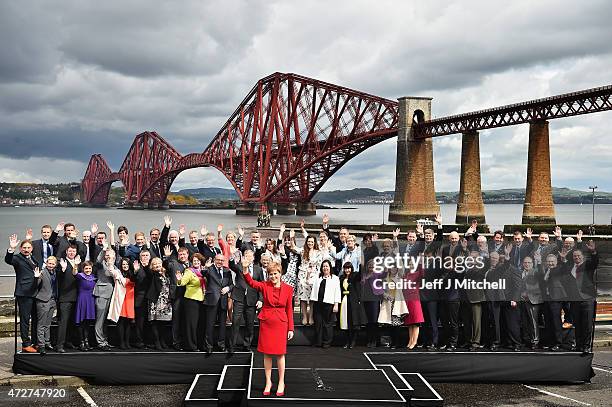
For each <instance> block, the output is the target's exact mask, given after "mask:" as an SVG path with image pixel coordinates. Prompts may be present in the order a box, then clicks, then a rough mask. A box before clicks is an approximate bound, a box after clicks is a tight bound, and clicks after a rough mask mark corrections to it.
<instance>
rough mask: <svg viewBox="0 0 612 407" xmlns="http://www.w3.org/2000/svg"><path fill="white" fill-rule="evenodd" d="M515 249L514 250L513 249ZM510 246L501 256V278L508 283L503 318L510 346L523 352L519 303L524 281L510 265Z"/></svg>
mask: <svg viewBox="0 0 612 407" xmlns="http://www.w3.org/2000/svg"><path fill="white" fill-rule="evenodd" d="M512 249H513V248H512ZM512 249H511V248H510V246H508V247H507V250H506V251H505V253H506V254H505V256H503V257H502V256H500V263H501V264H500V266H498V267H499V268H500V270H499V271H500V277H501V278H502V279H503V280H505V282H506V289H505V290H504V299H505V301H504V302H503V303H502V308H501V311H502V318H503V320H504V325H505V328H506V329H505V331H504V335H505V337H506V338H507V339H508V345H509V346H510V348H511V349H513V350H514V351H517V352H518V351H520V350H521V313H520V308H519V302H520V301H521V288H522V286H523V279H522V276H521V272H520V271H519V269H518V268H516V267H514V265H513V264H511V263H510V261H509V259H510V252H511V250H512Z"/></svg>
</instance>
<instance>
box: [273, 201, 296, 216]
mask: <svg viewBox="0 0 612 407" xmlns="http://www.w3.org/2000/svg"><path fill="white" fill-rule="evenodd" d="M295 209H296V204H294V203H293V202H278V203H277V204H276V214H277V215H285V216H287V215H288V216H292V215H295Z"/></svg>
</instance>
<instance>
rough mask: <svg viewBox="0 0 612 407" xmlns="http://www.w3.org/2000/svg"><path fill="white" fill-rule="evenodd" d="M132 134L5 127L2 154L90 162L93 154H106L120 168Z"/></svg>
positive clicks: (107, 158)
mask: <svg viewBox="0 0 612 407" xmlns="http://www.w3.org/2000/svg"><path fill="white" fill-rule="evenodd" d="M133 137H134V136H133V135H132V134H127V133H119V132H113V131H108V130H100V131H83V130H81V129H71V128H62V129H47V130H45V131H40V130H1V131H0V140H2V144H3V150H2V153H3V154H1V155H3V156H6V157H9V158H12V159H29V158H32V157H33V158H38V159H41V160H44V159H45V158H47V157H53V158H57V159H64V160H76V161H82V162H88V161H89V158H90V156H91V154H93V153H94V152H95V153H100V154H102V155H103V156H104V157H105V158H106V160H107V162H108V164H109V165H110V166H111V168H113V169H114V170H118V169H119V167H120V166H121V163H122V162H123V158H124V156H125V155H126V153H127V151H128V149H129V148H130V145H131V144H132V140H133Z"/></svg>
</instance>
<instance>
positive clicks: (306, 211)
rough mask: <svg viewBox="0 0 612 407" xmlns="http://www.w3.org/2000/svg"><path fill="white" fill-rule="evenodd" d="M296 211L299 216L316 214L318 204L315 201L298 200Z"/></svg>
mask: <svg viewBox="0 0 612 407" xmlns="http://www.w3.org/2000/svg"><path fill="white" fill-rule="evenodd" d="M295 212H296V215H297V216H314V215H316V214H317V205H316V204H315V203H313V202H298V203H297V207H296V211H295Z"/></svg>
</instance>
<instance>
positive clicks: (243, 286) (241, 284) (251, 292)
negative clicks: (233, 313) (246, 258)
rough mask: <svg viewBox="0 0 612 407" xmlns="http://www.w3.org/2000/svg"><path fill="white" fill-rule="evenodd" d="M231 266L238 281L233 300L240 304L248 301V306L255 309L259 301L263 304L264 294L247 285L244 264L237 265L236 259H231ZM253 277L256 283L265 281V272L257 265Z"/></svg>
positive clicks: (233, 291)
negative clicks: (243, 271)
mask: <svg viewBox="0 0 612 407" xmlns="http://www.w3.org/2000/svg"><path fill="white" fill-rule="evenodd" d="M229 266H230V269H232V271H233V272H234V273H236V281H235V283H234V284H235V285H234V288H233V289H232V300H234V301H238V302H245V301H246V305H247V306H249V307H254V306H255V305H256V304H257V301H262V302H263V294H262V293H261V292H259V291H257V290H256V289H254V288H252V287H251V286H249V285H248V284H247V283H246V281H245V279H244V276H243V275H242V264H236V263H235V262H234V259H230V262H229ZM252 277H253V280H255V281H263V271H262V270H261V267H259V266H258V265H256V264H254V265H253V275H252Z"/></svg>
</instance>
